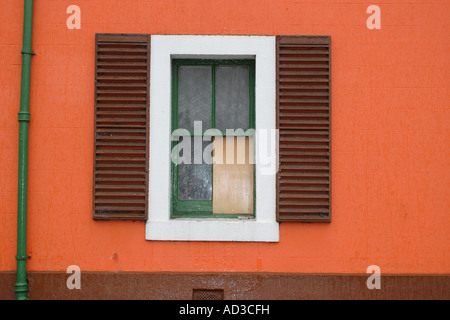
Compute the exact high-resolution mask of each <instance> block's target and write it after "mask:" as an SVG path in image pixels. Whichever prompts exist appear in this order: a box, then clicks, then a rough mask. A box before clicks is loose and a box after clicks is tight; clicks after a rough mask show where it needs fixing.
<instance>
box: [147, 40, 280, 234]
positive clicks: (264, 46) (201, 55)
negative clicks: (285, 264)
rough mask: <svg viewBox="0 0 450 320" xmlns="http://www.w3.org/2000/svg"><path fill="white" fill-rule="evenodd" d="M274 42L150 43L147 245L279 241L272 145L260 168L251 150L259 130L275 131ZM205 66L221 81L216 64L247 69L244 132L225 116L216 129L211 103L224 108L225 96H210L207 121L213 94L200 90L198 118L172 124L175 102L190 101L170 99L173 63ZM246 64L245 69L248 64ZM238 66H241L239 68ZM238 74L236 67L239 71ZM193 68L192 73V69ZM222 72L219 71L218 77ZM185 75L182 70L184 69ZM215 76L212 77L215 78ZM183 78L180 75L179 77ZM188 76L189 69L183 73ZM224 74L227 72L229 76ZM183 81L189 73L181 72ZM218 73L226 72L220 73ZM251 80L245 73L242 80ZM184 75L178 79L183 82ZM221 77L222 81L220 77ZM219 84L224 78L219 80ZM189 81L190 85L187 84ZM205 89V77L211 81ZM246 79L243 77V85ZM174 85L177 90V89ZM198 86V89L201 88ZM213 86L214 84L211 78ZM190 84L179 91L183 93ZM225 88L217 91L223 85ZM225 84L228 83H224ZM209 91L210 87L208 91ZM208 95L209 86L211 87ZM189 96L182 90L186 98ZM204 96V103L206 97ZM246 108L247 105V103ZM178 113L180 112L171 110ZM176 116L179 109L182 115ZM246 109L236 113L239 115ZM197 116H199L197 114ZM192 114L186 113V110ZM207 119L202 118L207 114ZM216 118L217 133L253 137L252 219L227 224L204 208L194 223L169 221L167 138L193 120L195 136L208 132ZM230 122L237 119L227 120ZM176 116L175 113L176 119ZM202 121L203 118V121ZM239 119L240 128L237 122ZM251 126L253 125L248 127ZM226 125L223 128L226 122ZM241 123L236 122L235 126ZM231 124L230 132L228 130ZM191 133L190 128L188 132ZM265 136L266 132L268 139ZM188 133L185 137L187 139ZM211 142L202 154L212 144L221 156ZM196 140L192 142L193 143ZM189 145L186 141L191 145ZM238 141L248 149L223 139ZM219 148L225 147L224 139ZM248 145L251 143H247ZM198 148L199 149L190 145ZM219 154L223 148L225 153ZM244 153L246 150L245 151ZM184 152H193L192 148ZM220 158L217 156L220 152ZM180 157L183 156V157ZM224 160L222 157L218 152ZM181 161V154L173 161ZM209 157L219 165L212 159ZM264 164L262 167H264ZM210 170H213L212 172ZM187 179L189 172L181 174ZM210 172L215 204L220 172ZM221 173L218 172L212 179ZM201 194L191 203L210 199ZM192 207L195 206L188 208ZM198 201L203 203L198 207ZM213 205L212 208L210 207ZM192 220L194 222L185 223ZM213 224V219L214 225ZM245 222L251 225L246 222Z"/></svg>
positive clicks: (226, 217) (169, 147)
mask: <svg viewBox="0 0 450 320" xmlns="http://www.w3.org/2000/svg"><path fill="white" fill-rule="evenodd" d="M275 43H276V42H275V37H266V36H166V35H152V37H151V48H152V54H151V67H150V72H151V74H150V78H151V81H150V105H151V108H150V137H151V139H150V159H151V161H150V172H149V176H150V180H149V215H148V220H147V224H146V239H147V240H170V241H265V242H277V241H278V240H279V230H278V223H277V221H276V182H275V172H276V161H277V159H276V137H271V139H269V137H267V140H270V142H271V143H270V146H269V148H268V150H266V151H267V152H266V154H265V155H267V157H266V158H267V161H266V162H265V161H260V160H261V159H259V158H258V157H259V154H260V153H259V152H258V148H260V142H261V141H263V140H264V139H263V137H260V136H259V135H258V132H260V131H259V129H267V130H269V131H270V130H275V123H276V121H275V120H276V112H275V110H276V68H275V66H276V48H275ZM192 59H193V60H197V61H198V60H208V61H209V63H213V64H214V63H215V64H217V66H215V70H214V72H216V73H220V72H224V71H227V70H228V69H227V68H225V67H228V66H227V65H223V64H221V61H222V62H223V60H228V61H231V60H234V61H238V62H240V63H244V62H245V63H249V64H248V65H247V66H251V65H252V64H253V65H254V67H253V66H252V67H250V70H251V69H253V68H254V73H253V74H254V76H253V78H254V80H253V82H254V86H253V87H252V90H250V83H249V92H251V91H253V90H254V108H253V109H251V108H250V106H249V115H248V124H249V125H248V127H247V128H246V127H244V124H246V123H247V122H246V119H247V118H246V117H244V116H243V114H239V116H235V117H232V116H228V115H227V116H224V117H223V123H221V122H220V121H217V120H218V118H221V112H223V111H229V110H227V109H225V110H223V109H221V108H220V107H219V108H217V102H219V104H220V101H222V100H221V99H223V100H226V99H227V98H228V97H227V96H226V95H224V96H220V95H221V93H223V92H224V91H220V90H219V91H218V92H216V91H215V94H216V95H217V94H218V95H219V96H216V97H215V101H216V106H215V109H216V110H215V111H214V113H213V110H212V103H213V102H212V101H213V99H212V91H210V92H203V90H200V89H199V94H197V95H196V96H202V97H203V95H204V98H203V102H202V103H200V104H198V105H199V109H200V110H201V112H200V115H194V116H192V115H191V114H189V113H188V114H183V115H182V117H180V119H181V118H182V120H181V121H182V122H183V121H184V123H182V125H179V121H175V124H176V125H174V119H173V113H172V110H173V108H172V105H173V103H174V100H175V98H176V99H177V101H178V100H181V99H187V100H189V99H190V98H191V97H189V96H187V97H184V96H183V97H181V98H180V97H179V96H178V97H173V94H174V93H177V94H178V95H180V94H179V92H178V90H176V91H173V90H172V86H173V84H174V78H175V77H174V75H173V67H174V65H176V62H177V61H185V62H186V60H192ZM247 61H248V62H247ZM244 66H245V64H244ZM180 67H181V66H180ZM192 67H195V68H194V69H195V70H197V69H198V68H199V67H205V66H202V65H195V66H192ZM241 67H242V65H241ZM196 68H197V69H196ZM221 68H223V69H221ZM188 69H189V68H188ZM204 69H208V68H200V71H197V73H200V74H201V73H205V74H206V76H203V81H208V80H207V79H208V75H209V72H211V73H212V72H213V71H212V66H211V65H210V66H209V69H208V70H209V71H207V70H204ZM217 69H219V72H217ZM185 71H186V70H184V71H183V72H185ZM190 71H191V73H193V69H191V70H190ZM228 71H229V70H228ZM188 73H189V71H188ZM224 73H225V72H224ZM249 73H250V72H249ZM184 75H185V74H184ZM221 77H222V76H221ZM223 78H226V77H225V75H223ZM188 79H189V77H188ZM210 79H211V81H212V74H211V78H210ZM250 79H252V78H251V77H250V75H249V82H250V81H251V80H250ZM179 82H180V81H179V80H178V81H177V82H176V83H179ZM200 82H201V81H200ZM215 82H220V80H219V79H218V77H217V74H216V77H215ZM187 84H189V83H188V82H187V83H184V85H187ZM226 84H227V82H224V83H223V84H222V85H224V86H225V85H226ZM228 84H229V83H228ZM211 87H212V84H211ZM214 87H215V86H214ZM187 92H188V93H189V92H190V91H189V90H188V91H187ZM210 96H211V99H209V98H208V97H210ZM249 104H250V101H249ZM178 107H180V106H178ZM182 108H183V107H182ZM241 109H245V108H243V107H242V106H240V107H239V110H241ZM200 110H198V111H200ZM191 111H192V110H191ZM207 112H208V113H209V114H207ZM213 114H214V115H215V122H216V123H215V127H216V128H217V129H221V130H223V129H224V128H225V129H226V128H227V127H230V126H231V127H232V128H239V127H243V128H242V129H249V128H254V129H255V130H256V133H255V135H254V136H253V140H254V141H253V143H254V149H255V159H254V163H255V164H254V167H253V172H254V179H253V180H251V182H252V184H253V186H254V195H253V197H251V199H252V200H254V203H253V205H252V207H253V208H254V210H253V212H252V213H250V214H239V215H232V216H229V215H227V213H229V212H230V210H229V209H227V208H224V209H223V211H222V213H225V214H224V215H220V214H218V213H216V214H214V213H213V212H214V208H212V207H211V205H212V206H213V205H214V203H212V204H211V200H207V201H210V202H209V205H208V206H209V207H208V210H205V211H203V213H202V214H200V215H198V214H197V215H195V212H194V211H191V212H189V210H186V213H185V214H184V215H180V216H177V217H174V216H173V214H172V212H173V211H172V205H173V203H172V201H173V198H172V195H173V194H174V192H173V188H174V184H173V182H172V181H173V179H172V175H173V174H174V171H173V170H172V161H171V157H172V147H173V146H174V145H177V144H178V143H181V141H180V142H178V141H175V142H174V141H172V138H173V135H172V133H173V131H175V129H178V128H183V127H186V128H184V129H186V130H188V131H189V130H191V131H192V130H193V129H194V128H193V120H196V119H197V120H202V131H206V130H207V129H209V128H213V127H212V125H213V119H212V118H213V117H212V115H213ZM234 114H235V115H236V113H234ZM177 115H178V113H177ZM202 117H204V118H202ZM243 119H244V120H243ZM250 119H253V120H252V121H253V124H251V122H250V121H251V120H250ZM227 121H228V122H227ZM240 121H242V122H240ZM230 123H231V124H230ZM190 126H191V127H190ZM270 132H272V131H270ZM188 133H189V132H188ZM212 136H213V137H212V138H211V141H205V144H206V146H204V148H206V147H207V145H209V144H211V143H214V142H215V143H216V151H217V152H220V150H221V148H220V146H219V145H217V143H219V142H218V140H216V137H217V136H216V135H212ZM194 138H195V137H194ZM194 138H191V139H194ZM239 138H241V140H242V138H244V139H245V140H248V141H250V139H251V138H252V136H250V135H247V136H244V137H230V139H236V140H238V139H239ZM224 140H226V139H224ZM248 144H250V142H248ZM197 147H199V148H203V146H202V144H199V145H197ZM225 148H226V147H225ZM247 148H248V147H247ZM189 150H192V149H191V148H190V149H189ZM222 150H223V149H222ZM183 152H184V150H183ZM222 152H223V151H222ZM180 156H184V153H180ZM214 156H215V157H219V155H218V154H217V153H215V154H214ZM264 160H265V159H264ZM213 165H214V164H213ZM269 168H270V169H271V170H272V171H274V172H273V173H271V174H265V170H266V169H269ZM186 170H187V171H188V170H189V169H186ZM218 170H220V169H217V170H215V169H214V168H212V171H211V172H212V178H210V180H211V181H212V182H211V188H212V189H211V193H212V198H214V194H217V193H216V192H215V188H214V181H213V180H214V178H215V177H217V176H218V175H217V173H218V172H219V171H218ZM219 173H220V172H219ZM200 190H201V192H200V193H199V195H198V196H197V197H198V198H201V199H205V198H206V199H210V195H209V193H208V192H209V191H208V188H200ZM191 196H192V195H191V194H189V193H185V194H183V195H182V197H184V199H186V200H185V201H190V200H189V197H191ZM194 201H196V200H194ZM199 201H204V200H199ZM212 202H214V200H212ZM197 213H198V212H197ZM192 214H194V215H192ZM219 215H220V218H217V219H216V218H214V217H219ZM249 218H250V219H249Z"/></svg>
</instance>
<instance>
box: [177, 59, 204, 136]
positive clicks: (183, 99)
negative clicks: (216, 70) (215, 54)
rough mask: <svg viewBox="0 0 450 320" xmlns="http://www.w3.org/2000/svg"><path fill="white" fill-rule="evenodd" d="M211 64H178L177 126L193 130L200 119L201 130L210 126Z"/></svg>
mask: <svg viewBox="0 0 450 320" xmlns="http://www.w3.org/2000/svg"><path fill="white" fill-rule="evenodd" d="M211 105H212V71H211V66H180V67H179V69H178V128H183V129H187V130H190V131H192V130H194V121H202V128H203V130H206V129H209V128H211V118H212V110H211Z"/></svg>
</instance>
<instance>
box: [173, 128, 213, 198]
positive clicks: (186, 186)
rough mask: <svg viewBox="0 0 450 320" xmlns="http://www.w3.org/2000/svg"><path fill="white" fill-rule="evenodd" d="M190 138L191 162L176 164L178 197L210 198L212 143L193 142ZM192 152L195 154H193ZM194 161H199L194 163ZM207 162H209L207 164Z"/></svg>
mask: <svg viewBox="0 0 450 320" xmlns="http://www.w3.org/2000/svg"><path fill="white" fill-rule="evenodd" d="M185 139H191V164H180V165H179V166H178V199H179V200H211V199H212V165H211V163H212V155H211V151H212V145H211V146H210V147H209V148H208V149H207V150H208V151H209V152H206V153H207V155H205V156H204V154H205V149H206V148H207V147H208V146H209V145H210V144H211V143H212V142H211V141H202V143H198V144H197V145H195V144H194V138H187V137H186V138H185ZM194 153H196V155H195V156H194ZM194 162H199V164H195V163H194ZM208 163H209V164H208Z"/></svg>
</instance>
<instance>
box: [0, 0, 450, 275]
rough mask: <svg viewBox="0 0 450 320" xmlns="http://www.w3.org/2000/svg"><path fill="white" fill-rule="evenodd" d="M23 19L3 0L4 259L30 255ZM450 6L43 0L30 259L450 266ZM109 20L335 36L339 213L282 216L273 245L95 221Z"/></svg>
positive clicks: (358, 269) (246, 266) (331, 267)
mask: <svg viewBox="0 0 450 320" xmlns="http://www.w3.org/2000/svg"><path fill="white" fill-rule="evenodd" d="M377 2H379V3H377ZM72 4H76V5H78V6H80V8H81V19H82V24H81V30H68V29H67V28H66V19H67V17H68V14H66V8H67V7H68V6H69V5H72ZM372 4H378V5H379V6H380V8H381V23H382V25H381V30H368V28H367V27H366V19H367V18H368V17H369V14H367V13H366V9H367V7H368V6H369V5H372ZM22 19H23V1H18V0H1V1H0V133H1V134H0V270H14V269H15V258H14V257H15V254H16V253H15V251H16V212H17V161H18V132H19V130H18V121H17V112H18V110H19V96H20V70H21V55H20V50H21V43H22V39H21V37H22ZM449 19H450V1H449V0H434V1H433V3H432V4H431V3H429V1H427V0H420V1H419V0H417V1H416V0H405V1H400V0H397V1H394V0H383V1H375V0H374V1H361V0H358V1H353V0H347V1H338V0H333V1H331V0H330V1H323V0H321V1H314V0H296V1H293V0H291V1H288V0H189V1H188V0H159V1H156V0H154V1H150V0H149V1H143V0H140V1H138V0H136V1H119V0H95V1H92V0H71V1H65V0H38V1H35V15H34V34H33V49H34V51H35V52H36V53H37V55H36V56H34V57H33V62H32V79H31V105H30V109H31V123H30V158H29V160H30V164H29V220H28V221H29V224H28V248H29V253H30V255H31V259H30V260H29V262H28V267H29V270H65V269H66V268H67V267H68V266H69V265H72V264H75V265H79V266H80V267H81V270H106V271H116V270H121V271H219V272H221V271H228V272H231V271H270V272H327V273H328V272H329V273H334V272H337V273H364V272H365V271H366V269H367V267H368V266H369V265H372V264H376V265H378V266H380V268H381V271H382V272H385V273H448V272H450V256H449V248H450V236H449V234H450V232H449V231H450V219H449V213H450V196H449V190H450V188H449V187H450V165H449V163H450V162H449V160H448V159H450V148H449V145H448V144H449V137H450V135H449V133H450V127H449V123H450V121H449V120H450V117H449V101H450V90H449V83H450V25H449ZM96 32H99V33H100V32H108V33H150V34H220V35H222V34H227V35H228V34H232V35H242V34H245V35H247V34H255V35H277V34H294V35H331V36H332V60H333V66H332V107H333V109H332V117H333V124H332V135H333V145H332V147H333V154H332V158H333V164H332V167H333V176H332V180H333V185H332V188H333V195H332V199H333V208H332V210H333V221H332V223H331V224H299V223H291V224H290V223H282V224H281V225H280V242H279V243H269V244H268V243H232V242H226V243H223V242H219V243H217V242H204V243H202V242H176V243H175V242H150V241H146V240H144V234H145V228H144V226H145V225H144V223H142V222H117V221H113V222H95V221H93V220H92V218H91V209H92V192H91V189H92V152H93V124H94V121H93V105H94V34H95V33H96Z"/></svg>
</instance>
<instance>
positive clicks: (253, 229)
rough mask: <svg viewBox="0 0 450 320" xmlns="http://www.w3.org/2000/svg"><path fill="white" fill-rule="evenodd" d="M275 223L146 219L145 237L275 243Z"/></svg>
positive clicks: (276, 239) (172, 239)
mask: <svg viewBox="0 0 450 320" xmlns="http://www.w3.org/2000/svg"><path fill="white" fill-rule="evenodd" d="M278 229H279V228H278V223H276V222H270V221H267V222H261V221H256V220H238V219H236V220H229V219H226V220H224V219H217V220H214V221H211V219H189V220H188V219H173V220H169V221H148V222H147V233H146V234H147V237H146V239H147V240H161V241H165V240H171V241H260V242H278V241H279V231H278Z"/></svg>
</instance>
